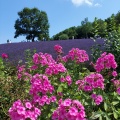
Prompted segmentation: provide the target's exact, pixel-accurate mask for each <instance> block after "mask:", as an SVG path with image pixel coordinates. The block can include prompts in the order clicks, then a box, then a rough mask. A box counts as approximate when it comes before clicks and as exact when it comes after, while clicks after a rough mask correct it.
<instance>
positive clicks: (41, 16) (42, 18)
mask: <svg viewBox="0 0 120 120" xmlns="http://www.w3.org/2000/svg"><path fill="white" fill-rule="evenodd" d="M18 15H19V19H17V20H16V22H15V26H14V27H15V29H16V31H15V36H14V38H17V37H18V36H20V35H24V36H26V39H27V40H32V42H34V40H35V38H38V40H40V39H43V38H45V39H48V38H49V23H48V17H47V14H46V12H44V11H40V10H38V9H37V8H32V9H30V8H24V9H23V10H22V11H20V12H18Z"/></svg>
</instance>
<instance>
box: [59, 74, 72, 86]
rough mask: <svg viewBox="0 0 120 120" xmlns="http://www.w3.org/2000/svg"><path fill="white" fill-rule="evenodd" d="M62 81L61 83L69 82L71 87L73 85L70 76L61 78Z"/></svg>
mask: <svg viewBox="0 0 120 120" xmlns="http://www.w3.org/2000/svg"><path fill="white" fill-rule="evenodd" d="M60 81H61V82H67V83H68V85H71V84H72V78H71V77H70V75H67V76H66V77H61V78H60Z"/></svg>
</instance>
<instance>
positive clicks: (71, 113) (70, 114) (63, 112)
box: [52, 99, 86, 120]
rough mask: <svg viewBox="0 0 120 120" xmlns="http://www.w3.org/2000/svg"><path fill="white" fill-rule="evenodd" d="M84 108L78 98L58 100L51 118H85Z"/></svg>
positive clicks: (64, 119)
mask: <svg viewBox="0 0 120 120" xmlns="http://www.w3.org/2000/svg"><path fill="white" fill-rule="evenodd" d="M85 116H86V115H85V109H84V107H83V105H82V104H81V103H80V102H79V101H78V100H71V99H65V100H64V101H60V102H59V106H58V108H57V109H56V110H55V111H54V112H53V114H52V120H86V119H85Z"/></svg>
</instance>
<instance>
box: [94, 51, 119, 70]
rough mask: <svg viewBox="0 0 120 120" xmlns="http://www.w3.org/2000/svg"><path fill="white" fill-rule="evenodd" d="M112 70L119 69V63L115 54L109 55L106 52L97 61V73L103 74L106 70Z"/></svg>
mask: <svg viewBox="0 0 120 120" xmlns="http://www.w3.org/2000/svg"><path fill="white" fill-rule="evenodd" d="M110 68H113V69H115V68H117V63H116V61H115V57H114V55H113V54H111V53H109V54H107V53H106V52H104V53H103V54H101V56H100V57H99V58H98V59H97V61H96V65H95V70H96V71H97V72H101V71H102V70H104V69H110Z"/></svg>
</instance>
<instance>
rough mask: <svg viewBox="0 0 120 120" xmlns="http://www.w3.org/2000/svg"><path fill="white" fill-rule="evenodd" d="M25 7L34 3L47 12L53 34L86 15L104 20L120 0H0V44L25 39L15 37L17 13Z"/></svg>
mask: <svg viewBox="0 0 120 120" xmlns="http://www.w3.org/2000/svg"><path fill="white" fill-rule="evenodd" d="M24 7H29V8H33V7H37V8H38V9H39V10H43V11H45V12H46V13H47V15H48V20H49V24H50V29H49V33H50V37H52V36H53V35H55V34H57V33H59V32H60V31H62V30H64V29H66V28H69V27H72V26H78V25H81V21H82V20H84V18H86V17H88V20H89V21H90V22H93V20H94V18H95V17H97V18H101V19H103V20H104V19H106V18H107V17H110V16H111V14H113V13H114V14H116V13H117V12H118V11H119V10H120V0H0V44H3V43H6V41H7V39H10V40H11V41H12V42H21V41H22V40H25V36H21V37H18V38H16V39H14V33H15V29H14V24H15V20H16V19H17V18H18V14H17V13H18V12H19V11H21V10H22V9H23V8H24Z"/></svg>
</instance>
